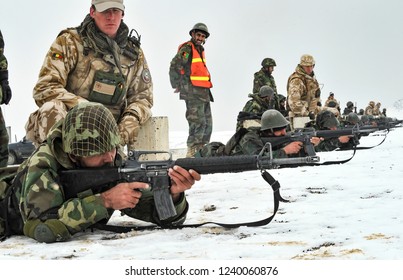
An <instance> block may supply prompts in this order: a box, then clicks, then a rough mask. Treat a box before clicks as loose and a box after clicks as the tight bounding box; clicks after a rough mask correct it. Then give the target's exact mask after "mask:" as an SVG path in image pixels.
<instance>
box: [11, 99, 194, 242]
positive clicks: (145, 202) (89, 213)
mask: <svg viewBox="0 0 403 280" xmlns="http://www.w3.org/2000/svg"><path fill="white" fill-rule="evenodd" d="M92 104H95V105H92ZM83 110H86V111H85V113H82V112H83ZM70 112H72V113H73V114H75V117H72V118H70V116H71V114H70V115H67V117H66V118H65V120H64V121H63V120H61V121H59V122H58V123H57V124H55V126H53V128H52V129H51V130H50V132H49V134H48V138H47V141H46V142H44V143H43V144H42V145H41V146H40V147H39V148H38V149H37V150H36V151H35V152H34V153H33V154H32V155H31V157H30V158H28V159H27V160H26V161H25V162H24V163H22V164H21V165H20V167H19V169H18V176H17V177H16V179H15V181H16V182H14V184H15V188H16V189H17V193H16V196H17V199H18V200H19V205H20V210H21V216H22V219H23V222H24V234H25V235H27V236H29V237H31V238H34V239H37V240H38V241H41V238H40V237H38V233H36V227H38V225H42V226H43V224H45V225H46V226H48V227H49V228H50V229H51V231H52V232H53V234H54V235H56V240H53V239H51V240H48V241H46V240H45V241H44V242H54V241H65V240H68V239H70V238H71V236H72V235H73V234H75V233H77V232H80V231H82V230H85V229H87V228H88V227H90V226H91V225H94V224H95V223H98V222H101V221H103V220H105V221H107V220H108V219H109V218H110V217H111V215H112V213H113V211H114V210H113V209H107V208H105V207H104V206H103V203H102V198H101V197H100V194H95V195H94V194H86V195H83V196H80V197H79V198H71V199H68V200H66V199H65V197H64V192H63V188H66V187H68V186H61V185H60V184H59V183H58V182H59V179H58V172H59V171H60V170H68V169H75V168H78V166H77V163H75V162H73V161H72V160H71V157H70V156H69V154H73V155H82V156H91V155H97V154H102V153H104V152H105V151H110V150H112V149H113V147H119V141H120V139H119V135H118V132H117V131H118V128H117V126H116V124H115V123H113V122H114V119H113V116H112V115H111V114H110V111H108V110H107V109H105V107H103V106H102V105H100V104H98V103H92V102H90V103H84V104H80V105H78V106H76V107H75V108H74V109H73V110H70V111H69V113H70ZM105 112H106V113H105ZM80 114H83V115H84V114H87V115H85V117H82V118H81V120H79V121H77V119H78V118H79V117H80ZM108 114H109V116H108ZM87 116H88V117H87ZM92 116H93V118H92ZM93 119H98V121H95V122H93V121H91V120H93ZM82 120H90V121H88V124H89V125H87V126H86V125H81V121H82ZM111 123H113V125H109V124H111ZM77 125H79V126H77ZM80 127H84V128H85V130H83V131H82V134H80V133H79V132H80ZM87 127H90V128H87ZM91 127H92V128H91ZM94 127H95V132H93V131H94ZM97 131H99V133H98V132H97ZM102 131H103V132H102ZM94 135H95V136H94ZM97 135H104V136H101V137H104V138H102V139H107V140H103V141H102V140H99V139H98V138H100V137H99V136H97ZM105 135H108V136H105ZM69 139H75V140H69ZM88 139H89V140H88ZM99 143H101V144H99ZM116 145H117V146H116ZM122 157H124V155H123V153H122V152H120V153H118V155H117V157H116V158H115V164H116V165H119V164H120V163H121V160H122ZM175 208H176V211H177V213H178V215H177V216H175V217H173V218H171V220H169V221H164V222H169V223H175V222H178V221H182V220H183V219H184V216H185V215H186V212H187V209H188V204H187V202H186V198H185V196H184V194H183V195H182V197H181V199H180V201H179V202H178V203H176V205H175ZM124 213H125V214H127V215H129V216H131V217H133V218H136V219H140V220H144V221H148V222H153V223H157V224H162V222H161V221H160V220H158V217H157V215H156V210H155V206H154V200H153V193H152V190H150V189H145V190H142V197H141V199H140V202H139V203H138V204H137V205H136V207H135V208H133V209H125V210H124ZM42 242H43V241H42Z"/></svg>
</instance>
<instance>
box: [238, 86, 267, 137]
mask: <svg viewBox="0 0 403 280" xmlns="http://www.w3.org/2000/svg"><path fill="white" fill-rule="evenodd" d="M273 96H274V90H273V89H272V88H271V87H270V86H262V87H261V88H260V90H259V93H251V94H249V98H250V99H249V100H248V101H247V102H246V104H245V106H244V107H243V109H242V111H241V112H239V114H238V119H237V126H236V130H239V129H240V128H241V127H245V128H248V125H246V124H247V122H248V121H252V122H253V123H255V124H256V125H257V126H258V127H259V126H260V118H261V117H262V115H263V113H264V112H265V111H266V110H268V109H274V104H273V103H274V99H273Z"/></svg>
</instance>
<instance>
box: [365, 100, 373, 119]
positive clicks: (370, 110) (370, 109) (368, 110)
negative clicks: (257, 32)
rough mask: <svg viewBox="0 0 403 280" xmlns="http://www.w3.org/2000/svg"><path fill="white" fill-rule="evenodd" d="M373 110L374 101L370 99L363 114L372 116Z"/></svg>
mask: <svg viewBox="0 0 403 280" xmlns="http://www.w3.org/2000/svg"><path fill="white" fill-rule="evenodd" d="M374 110H375V102H374V101H370V102H369V104H368V106H367V107H366V108H365V111H364V115H367V116H372V115H374Z"/></svg>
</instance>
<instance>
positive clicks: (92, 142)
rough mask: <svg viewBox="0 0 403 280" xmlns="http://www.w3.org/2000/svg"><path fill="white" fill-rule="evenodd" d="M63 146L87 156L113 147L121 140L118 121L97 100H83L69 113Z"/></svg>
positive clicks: (63, 127)
mask: <svg viewBox="0 0 403 280" xmlns="http://www.w3.org/2000/svg"><path fill="white" fill-rule="evenodd" d="M62 139H63V150H64V151H65V152H66V153H69V154H72V155H75V156H80V157H88V156H95V155H101V154H104V153H106V152H109V151H112V150H113V149H115V148H116V147H117V146H118V145H119V143H120V137H119V130H118V126H117V123H116V121H115V119H114V117H113V115H112V113H111V111H110V110H109V109H107V108H106V107H105V106H104V105H102V104H100V103H95V102H82V103H79V104H78V105H76V106H75V107H73V108H72V109H71V110H70V111H69V112H68V113H67V115H66V117H65V119H64V121H63V126H62Z"/></svg>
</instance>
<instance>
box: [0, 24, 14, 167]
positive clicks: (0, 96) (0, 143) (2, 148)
mask: <svg viewBox="0 0 403 280" xmlns="http://www.w3.org/2000/svg"><path fill="white" fill-rule="evenodd" d="M11 95H12V93H11V89H10V86H9V84H8V63H7V59H6V57H5V56H4V40H3V34H2V33H1V31H0V105H1V104H6V105H7V104H8V103H9V102H10V99H11ZM8 142H9V135H8V132H7V128H6V123H5V121H4V117H3V112H2V111H1V107H0V167H5V166H7V160H8Z"/></svg>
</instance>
